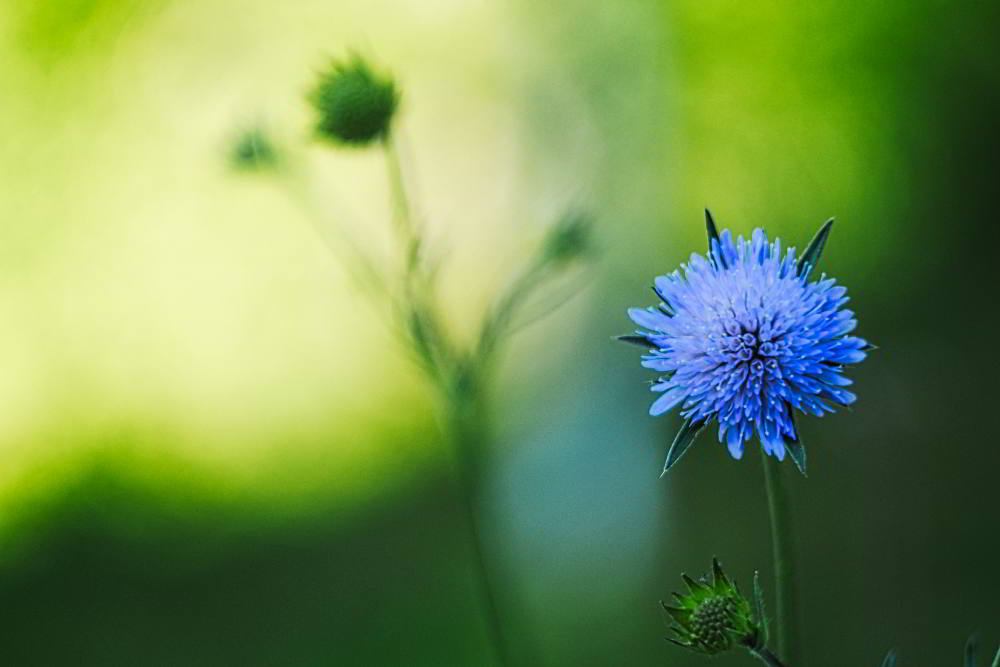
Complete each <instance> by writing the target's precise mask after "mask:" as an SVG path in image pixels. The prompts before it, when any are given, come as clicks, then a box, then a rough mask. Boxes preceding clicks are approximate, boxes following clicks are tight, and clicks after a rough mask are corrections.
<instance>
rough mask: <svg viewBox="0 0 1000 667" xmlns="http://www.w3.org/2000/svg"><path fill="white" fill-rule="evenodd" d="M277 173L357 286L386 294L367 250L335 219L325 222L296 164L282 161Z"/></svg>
mask: <svg viewBox="0 0 1000 667" xmlns="http://www.w3.org/2000/svg"><path fill="white" fill-rule="evenodd" d="M277 176H278V179H279V182H280V184H281V186H282V187H283V188H284V190H285V192H286V193H287V195H288V198H289V199H290V200H291V201H292V202H293V203H294V204H296V205H297V206H298V207H299V208H300V209H302V211H303V213H304V215H305V216H306V218H307V219H308V220H309V221H310V222H311V223H312V225H313V229H314V230H315V232H316V235H317V236H319V237H320V239H321V240H322V241H323V243H324V244H325V245H326V247H327V248H329V250H330V252H331V253H333V255H334V256H335V257H337V258H338V259H339V260H340V261H341V262H343V264H344V266H346V267H347V270H348V272H349V273H350V275H351V277H352V278H353V279H354V281H355V282H356V283H357V284H358V286H359V287H361V289H362V290H364V291H366V292H369V293H375V294H377V295H380V296H384V295H385V294H388V289H387V287H386V284H385V280H384V279H383V277H382V275H381V274H380V273H379V272H378V270H377V269H376V268H375V263H374V262H373V261H372V259H371V257H369V255H368V253H367V252H366V251H365V250H363V249H362V247H361V245H360V244H359V243H358V242H357V241H356V240H355V239H354V238H353V237H352V236H351V235H350V234H348V233H347V232H346V230H345V229H344V228H343V226H342V225H340V224H339V223H338V222H337V221H336V220H334V221H333V224H329V222H328V217H327V216H325V215H324V214H323V212H322V210H321V208H320V207H319V206H318V205H317V203H316V198H315V196H314V195H313V193H312V189H311V188H310V185H309V180H308V178H307V177H306V176H305V175H304V173H303V171H302V170H301V169H300V168H299V167H297V166H296V165H286V166H285V167H283V168H282V169H281V170H279V171H278V173H277Z"/></svg>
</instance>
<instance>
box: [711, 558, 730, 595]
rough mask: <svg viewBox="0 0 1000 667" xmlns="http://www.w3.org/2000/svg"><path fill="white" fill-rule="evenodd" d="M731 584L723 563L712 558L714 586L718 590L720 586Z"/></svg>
mask: <svg viewBox="0 0 1000 667" xmlns="http://www.w3.org/2000/svg"><path fill="white" fill-rule="evenodd" d="M729 585H730V582H729V577H727V576H726V573H725V572H723V571H722V564H721V563H719V559H718V558H712V587H713V588H715V589H716V590H718V589H719V587H720V586H729Z"/></svg>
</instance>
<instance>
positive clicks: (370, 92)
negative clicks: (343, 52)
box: [309, 56, 399, 146]
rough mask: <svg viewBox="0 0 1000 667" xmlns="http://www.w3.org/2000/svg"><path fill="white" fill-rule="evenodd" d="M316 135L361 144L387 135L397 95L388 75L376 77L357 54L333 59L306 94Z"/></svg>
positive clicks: (354, 144) (334, 140)
mask: <svg viewBox="0 0 1000 667" xmlns="http://www.w3.org/2000/svg"><path fill="white" fill-rule="evenodd" d="M309 100H310V102H312V105H313V107H314V108H315V109H316V112H317V114H318V119H317V122H316V131H317V133H318V134H319V136H320V137H322V138H324V139H327V140H329V141H333V142H335V143H339V144H345V145H349V146H365V145H367V144H370V143H371V142H373V141H376V140H378V139H382V138H384V137H386V136H388V134H389V131H390V125H391V123H392V116H393V114H394V113H395V111H396V107H397V106H398V104H399V94H398V93H397V91H396V85H395V83H393V81H392V79H391V78H388V77H384V78H383V77H380V76H378V75H377V74H376V73H375V72H373V71H372V69H371V67H369V65H368V63H366V62H365V61H364V60H362V59H361V58H360V57H358V56H354V57H353V58H351V60H349V61H347V62H334V63H333V64H332V65H330V67H329V69H328V70H327V71H326V73H325V74H323V75H322V76H321V77H320V80H319V83H318V84H317V85H316V87H315V88H314V89H313V92H312V94H311V95H310V97H309Z"/></svg>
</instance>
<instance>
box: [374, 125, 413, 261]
mask: <svg viewBox="0 0 1000 667" xmlns="http://www.w3.org/2000/svg"><path fill="white" fill-rule="evenodd" d="M382 147H383V148H384V149H385V163H386V169H387V170H388V177H389V189H390V191H391V193H392V209H393V210H392V219H393V223H394V225H395V227H396V231H397V233H398V234H399V236H400V239H402V242H403V250H404V252H405V253H406V255H405V263H406V277H407V278H409V277H410V276H411V275H412V273H413V271H414V270H415V269H416V267H417V259H418V257H419V253H420V235H419V233H418V231H417V224H416V221H415V220H414V218H413V207H412V205H411V203H410V198H409V196H408V195H407V192H406V179H405V178H404V177H403V163H402V160H400V158H399V148H398V147H397V146H396V141H395V139H394V138H393V137H392V135H391V134H390V135H386V137H385V139H383V140H382Z"/></svg>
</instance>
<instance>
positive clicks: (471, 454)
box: [448, 380, 510, 665]
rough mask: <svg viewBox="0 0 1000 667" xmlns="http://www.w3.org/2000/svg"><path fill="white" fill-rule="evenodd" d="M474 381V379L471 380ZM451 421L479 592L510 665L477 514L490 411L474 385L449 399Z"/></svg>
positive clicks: (501, 657)
mask: <svg viewBox="0 0 1000 667" xmlns="http://www.w3.org/2000/svg"><path fill="white" fill-rule="evenodd" d="M472 382H474V380H472ZM448 409H449V424H448V427H449V429H450V431H451V434H450V435H451V439H452V442H453V443H454V447H455V455H456V457H457V459H458V466H459V473H460V477H461V486H462V500H463V503H462V504H463V510H464V512H465V518H466V522H467V525H468V528H469V534H470V536H471V538H472V549H473V558H474V561H475V565H476V571H477V575H478V577H477V579H478V583H479V593H480V597H481V599H482V605H483V610H484V613H485V617H486V626H487V631H488V632H489V636H490V643H491V644H492V647H493V651H494V652H495V653H496V658H497V662H498V663H499V664H500V665H509V664H510V656H509V654H508V648H507V642H506V637H505V635H504V626H503V622H502V620H501V617H500V605H499V602H498V600H497V595H496V592H495V590H494V587H493V582H492V580H491V577H490V569H489V564H488V562H487V558H486V552H485V549H484V548H483V539H482V534H481V532H480V528H479V520H478V516H477V513H476V505H477V501H478V499H479V488H480V484H479V481H480V464H479V462H480V458H481V457H482V456H483V455H484V453H485V451H484V450H485V449H486V445H487V443H488V439H489V431H488V426H487V421H488V418H487V414H486V410H485V406H484V404H483V397H482V395H481V394H480V393H479V392H478V391H477V390H476V388H475V386H474V385H472V384H465V383H460V384H459V385H458V386H457V387H455V388H454V390H453V394H452V396H451V397H450V398H449V406H448Z"/></svg>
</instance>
